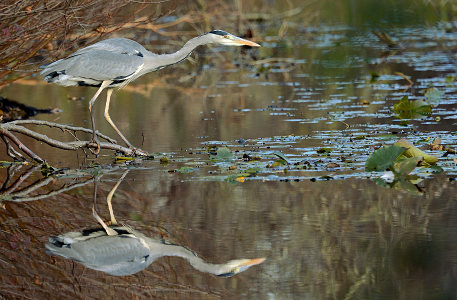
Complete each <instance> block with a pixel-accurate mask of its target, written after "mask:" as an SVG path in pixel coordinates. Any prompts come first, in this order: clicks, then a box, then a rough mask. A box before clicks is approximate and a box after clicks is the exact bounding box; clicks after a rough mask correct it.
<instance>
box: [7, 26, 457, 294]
mask: <svg viewBox="0 0 457 300" xmlns="http://www.w3.org/2000/svg"><path fill="white" fill-rule="evenodd" d="M300 20H301V19H300V17H298V19H291V20H289V22H290V24H289V36H288V37H285V38H279V37H278V36H277V35H275V34H272V33H271V32H270V30H267V29H263V28H262V26H261V25H258V26H259V27H258V30H259V33H261V34H262V35H261V36H260V37H259V38H260V41H261V43H262V45H263V47H262V48H261V49H259V50H252V49H242V50H240V49H225V48H219V47H212V48H204V49H200V50H199V51H197V54H196V55H194V57H196V58H197V62H193V63H189V62H185V63H183V64H180V65H177V66H176V67H174V68H173V69H170V70H164V71H161V72H157V73H155V74H150V75H147V76H144V77H143V78H141V79H140V80H138V81H136V82H135V83H133V84H131V85H130V86H129V87H127V88H126V89H124V90H121V91H119V92H117V93H116V94H115V96H114V97H115V98H114V100H113V102H112V103H113V104H112V108H111V116H112V118H113V120H114V121H115V122H116V123H117V124H118V127H119V128H120V130H121V131H123V132H124V133H125V135H126V136H127V137H128V138H129V140H130V141H131V142H132V143H133V144H134V145H138V146H140V147H141V148H143V149H145V150H148V151H151V152H154V153H155V154H156V155H155V156H156V159H154V160H151V161H134V162H128V163H124V162H117V163H115V162H114V158H113V154H112V153H110V152H103V153H102V155H101V156H100V157H99V158H98V159H95V158H94V157H93V156H88V157H86V156H85V155H84V153H82V152H78V153H67V152H63V151H57V150H55V149H50V148H49V147H47V146H45V145H40V144H38V143H35V144H34V145H33V147H32V148H33V150H34V151H36V152H37V153H38V154H39V155H41V156H42V157H44V158H46V159H47V160H49V161H50V162H51V163H52V164H53V165H54V166H56V167H62V168H69V167H81V168H82V169H81V170H80V171H78V172H75V171H74V170H69V171H68V170H67V171H65V172H66V173H60V174H58V175H56V176H54V177H52V178H49V179H46V178H44V177H43V176H42V175H41V172H40V170H33V169H30V167H28V166H22V167H18V168H15V169H13V168H9V169H6V168H4V169H1V170H0V172H1V177H0V178H3V182H4V184H3V187H2V192H3V194H4V195H5V196H4V200H5V201H3V202H2V205H3V207H4V209H3V210H1V211H0V224H1V230H0V243H1V248H2V250H1V251H0V264H1V265H2V269H3V270H5V271H4V272H2V273H3V275H2V276H1V283H0V291H1V292H0V295H3V296H4V297H6V298H14V297H21V296H23V295H27V297H30V298H38V297H45V296H50V295H51V297H56V298H65V297H66V298H75V297H80V298H114V297H117V298H119V297H121V298H126V297H131V298H150V297H159V298H162V297H169V298H176V297H180V298H184V297H189V298H190V297H192V298H218V297H222V298H250V299H252V298H262V299H327V298H333V299H372V298H377V299H385V298H387V299H403V298H411V297H415V298H419V299H430V298H436V299H454V298H457V288H456V285H455V282H456V280H457V217H456V216H457V205H456V201H455V200H456V197H455V195H456V192H457V187H456V183H455V180H454V178H455V175H456V167H455V162H454V161H453V160H452V159H453V158H454V157H455V156H454V155H448V156H443V154H444V152H440V151H431V150H426V151H427V152H428V153H430V154H433V155H435V156H438V157H439V158H440V161H439V165H440V166H441V167H442V168H443V169H444V172H443V173H441V174H433V173H432V172H430V171H429V170H423V171H420V170H419V171H418V172H417V174H418V175H419V176H420V178H421V179H422V181H421V182H419V183H418V184H417V186H414V185H411V186H408V187H405V186H396V187H393V188H386V187H382V186H379V185H376V184H375V183H374V182H373V181H372V180H371V178H372V177H373V176H375V175H374V174H370V173H367V172H365V171H364V164H365V161H366V159H367V157H368V155H369V154H370V153H372V152H373V147H379V146H380V145H382V144H391V143H393V142H395V141H396V140H398V139H399V138H406V139H407V140H408V141H410V142H412V143H415V144H416V145H419V146H420V145H424V144H425V141H427V140H428V141H430V140H433V138H435V137H440V138H441V140H442V143H443V144H446V145H447V146H449V147H452V148H455V147H456V142H455V131H456V128H457V126H456V116H455V105H456V102H457V97H456V95H457V93H456V90H457V87H456V83H455V76H457V74H456V72H455V70H456V69H457V66H456V63H455V61H456V55H455V49H456V47H457V34H456V32H455V29H454V28H455V24H454V23H450V22H449V23H446V22H442V23H433V24H431V25H428V26H424V25H422V24H409V23H408V24H397V25H395V26H390V27H386V28H384V29H382V30H385V31H386V32H387V33H388V34H389V35H391V36H392V38H393V39H394V40H395V41H396V42H398V44H399V45H398V47H394V48H391V49H389V47H388V46H387V45H386V44H385V43H383V42H381V41H380V40H379V39H378V38H377V37H376V35H375V34H374V33H373V32H372V30H371V29H372V28H361V27H355V26H349V25H328V24H327V25H323V24H322V25H320V26H313V27H311V26H306V27H304V26H303V25H301V24H302V23H300V22H301V21H300ZM375 29H376V28H375ZM380 30H381V29H380ZM275 32H276V31H275ZM294 37H295V38H294ZM203 56H205V57H204V58H203ZM373 74H377V75H379V77H378V78H373V76H374V75H373ZM405 76H407V77H408V78H410V80H411V81H412V82H413V85H412V87H410V86H409V83H408V81H407V80H405V79H404V77H405ZM375 77H376V76H375ZM430 88H436V89H438V90H439V91H440V92H441V96H440V97H439V99H438V100H437V102H436V103H435V107H434V108H433V113H432V115H431V116H428V117H425V118H421V119H416V120H410V121H409V122H405V121H404V120H400V119H398V118H396V117H395V113H394V112H393V110H392V106H393V104H394V103H396V102H397V101H398V100H399V99H401V98H402V97H403V96H405V95H407V96H408V97H409V99H414V100H415V99H424V97H425V96H424V94H425V93H426V91H427V90H428V89H430ZM94 92H95V90H94V89H91V88H62V87H58V86H53V85H46V84H42V83H40V82H39V81H34V80H33V78H32V79H30V80H29V81H23V82H22V83H21V82H19V83H17V84H14V85H11V86H9V87H7V88H5V89H4V90H2V96H4V97H9V98H12V99H16V100H20V101H23V102H25V103H27V104H29V105H33V106H36V107H41V108H43V107H59V108H61V109H62V110H63V112H62V113H59V114H55V115H39V116H37V119H41V120H50V121H55V122H59V123H68V124H73V125H78V126H86V127H89V126H90V125H89V124H88V119H89V113H88V110H87V100H88V99H90V98H91V97H92V94H93V93H94ZM70 97H76V98H79V97H83V98H85V100H70V99H69V98H70ZM101 100H102V99H100V100H99V102H100V103H98V102H97V107H96V120H98V123H97V128H98V129H99V130H101V131H102V132H104V133H106V134H108V135H110V136H113V137H115V133H114V131H113V130H112V129H111V128H110V126H109V125H108V124H107V123H106V122H105V121H104V119H103V104H102V103H101V102H103V101H101ZM45 132H46V133H49V134H52V135H55V136H59V137H62V136H65V135H62V133H58V132H57V133H56V132H51V131H45ZM67 138H69V137H67ZM222 147H227V148H228V149H229V150H230V151H231V153H232V156H230V157H228V158H227V157H226V158H221V156H219V157H218V156H217V155H214V154H215V153H217V152H216V151H217V149H218V148H219V149H220V148H222ZM321 148H329V149H331V152H330V153H319V151H318V150H319V149H321ZM279 152H280V153H282V154H283V155H284V156H285V157H286V158H287V160H288V161H289V163H290V164H288V165H283V164H279V165H278V164H276V165H275V164H274V163H275V160H277V158H278V157H277V155H275V153H279ZM161 157H167V158H168V163H164V161H163V160H162V163H161V162H160V158H161ZM3 159H5V158H3ZM125 169H129V170H130V171H129V173H128V175H127V176H126V178H125V179H124V180H123V181H122V183H121V184H120V186H119V188H118V190H117V191H116V193H115V196H114V198H113V207H114V212H115V215H116V217H117V219H118V221H119V222H120V223H125V224H128V225H129V226H131V227H132V228H134V229H136V230H138V231H140V232H142V233H143V234H144V235H145V236H147V237H151V238H155V239H161V238H163V239H166V240H167V241H169V242H171V243H174V244H180V245H183V246H185V247H186V248H188V249H191V250H192V251H194V252H195V253H197V254H198V255H199V256H200V257H201V258H203V259H204V260H206V261H208V262H212V263H222V262H225V261H228V260H230V259H235V258H256V257H266V258H267V259H266V261H265V262H264V263H263V264H261V265H258V266H254V267H252V268H250V269H249V270H247V271H245V272H243V273H241V274H238V275H236V276H234V277H231V278H219V277H215V276H212V275H209V274H206V273H202V272H199V271H197V270H195V269H193V268H192V267H191V266H190V265H189V264H188V263H187V262H186V261H185V260H183V259H181V258H176V257H173V258H159V259H158V260H157V261H156V262H153V263H152V264H151V266H149V267H148V268H147V269H146V270H144V271H141V272H139V273H136V274H134V275H131V276H127V277H125V276H122V277H115V276H110V275H107V274H105V273H102V272H100V271H94V270H91V269H90V268H85V267H83V266H82V265H81V264H79V263H76V262H73V261H71V260H69V259H64V258H61V257H57V256H49V255H47V254H46V253H45V248H44V245H45V243H46V242H47V241H48V238H49V237H50V236H55V235H59V234H63V233H65V232H69V231H81V230H82V229H85V228H91V227H92V228H93V227H96V226H97V222H96V221H95V220H94V219H93V218H92V211H91V208H92V203H93V192H94V191H93V189H94V180H93V177H94V176H96V177H97V178H98V179H97V181H98V182H99V183H98V187H97V191H96V192H97V195H98V201H97V206H98V211H99V214H100V215H101V216H102V218H104V219H107V218H108V217H109V213H108V209H107V207H106V205H105V203H104V198H105V197H106V196H107V194H108V192H109V191H110V189H111V188H112V187H113V186H114V184H115V183H116V181H117V180H118V179H119V178H120V177H121V175H122V173H123V171H124V170H125ZM73 185H75V186H73ZM35 187H36V188H35ZM59 190H60V192H59ZM49 193H50V195H48V196H38V195H47V194H49ZM37 198H40V199H37ZM41 198H42V199H41ZM26 200H27V202H22V201H26ZM32 200H34V201H32Z"/></svg>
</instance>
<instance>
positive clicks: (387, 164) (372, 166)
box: [365, 145, 406, 172]
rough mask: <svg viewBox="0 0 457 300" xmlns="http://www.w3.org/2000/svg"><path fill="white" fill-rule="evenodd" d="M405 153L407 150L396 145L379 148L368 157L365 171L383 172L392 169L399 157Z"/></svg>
mask: <svg viewBox="0 0 457 300" xmlns="http://www.w3.org/2000/svg"><path fill="white" fill-rule="evenodd" d="M405 151H406V149H405V148H403V147H399V146H395V145H392V146H387V147H382V148H379V149H378V150H376V151H375V152H373V153H372V154H371V155H370V157H368V159H367V162H366V163H365V170H367V171H378V172H382V171H385V170H387V169H389V168H392V166H393V164H394V163H395V160H396V159H397V157H398V156H400V155H401V154H403V152H405Z"/></svg>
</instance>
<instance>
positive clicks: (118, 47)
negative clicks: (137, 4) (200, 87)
mask: <svg viewBox="0 0 457 300" xmlns="http://www.w3.org/2000/svg"><path fill="white" fill-rule="evenodd" d="M206 44H219V45H225V46H251V47H260V45H259V44H256V43H254V42H251V41H248V40H245V39H242V38H239V37H237V36H234V35H233V34H230V33H228V32H225V31H223V30H213V31H210V32H208V33H205V34H202V35H200V36H197V37H195V38H193V39H191V40H189V41H188V42H187V43H185V44H184V46H183V47H182V48H181V49H180V50H178V51H176V52H175V53H170V54H160V55H159V54H155V53H152V52H150V51H148V50H146V49H145V48H144V47H143V46H141V45H140V44H139V43H137V42H135V41H132V40H129V39H126V38H113V39H107V40H104V41H100V42H98V43H95V44H93V45H90V46H88V47H85V48H82V49H80V50H78V51H76V52H75V53H73V54H71V55H69V56H68V57H66V58H63V59H59V60H57V61H55V62H53V63H50V64H46V65H43V66H41V68H42V69H43V70H42V71H41V75H43V76H44V79H45V80H46V81H47V82H50V83H56V84H59V85H63V86H72V85H79V86H94V87H98V90H97V92H96V93H95V95H94V96H93V97H92V99H91V100H90V101H89V112H90V118H91V122H92V142H93V143H95V145H96V146H97V150H96V151H95V153H98V152H99V150H100V143H99V141H98V139H97V136H96V134H95V122H94V116H93V113H92V107H93V105H94V103H95V100H97V97H98V96H99V95H100V93H101V92H102V91H103V90H104V89H107V92H106V105H105V119H106V121H108V123H109V124H110V125H111V127H112V128H113V129H114V130H115V131H116V132H117V134H118V135H119V136H120V137H121V139H122V140H123V141H124V142H125V143H126V144H127V145H128V146H129V148H130V149H132V150H134V154H139V155H147V153H146V152H144V151H142V150H140V149H136V148H135V147H133V146H132V144H131V143H130V142H129V141H128V140H127V139H126V138H125V137H124V135H123V134H122V133H121V132H120V130H119V129H118V128H117V127H116V125H115V124H114V122H113V121H112V120H111V117H110V115H109V105H110V99H111V94H112V93H113V88H115V87H119V88H122V87H123V86H125V85H127V84H128V83H129V82H131V81H133V80H135V79H137V78H138V77H140V76H142V75H144V74H147V73H149V72H154V71H157V70H160V69H163V68H165V67H167V66H171V65H174V64H176V63H179V62H181V61H183V60H185V59H186V58H187V57H188V56H189V55H190V54H191V53H192V51H194V49H195V48H197V47H198V46H201V45H206Z"/></svg>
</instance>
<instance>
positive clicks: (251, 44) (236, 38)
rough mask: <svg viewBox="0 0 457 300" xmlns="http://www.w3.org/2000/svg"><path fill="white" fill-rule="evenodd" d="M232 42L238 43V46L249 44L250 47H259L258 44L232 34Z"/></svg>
mask: <svg viewBox="0 0 457 300" xmlns="http://www.w3.org/2000/svg"><path fill="white" fill-rule="evenodd" d="M231 41H232V42H233V43H235V44H238V45H239V46H251V47H260V45H259V44H257V43H254V42H251V41H249V40H245V39H242V38H239V37H236V36H234V37H233V39H232V40H231Z"/></svg>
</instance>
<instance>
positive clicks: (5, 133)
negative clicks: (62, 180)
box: [0, 126, 44, 163]
mask: <svg viewBox="0 0 457 300" xmlns="http://www.w3.org/2000/svg"><path fill="white" fill-rule="evenodd" d="M0 135H3V136H6V137H7V138H8V139H10V140H11V141H12V142H13V143H14V144H16V146H17V147H18V148H19V149H20V150H22V151H23V152H24V153H26V154H27V155H28V156H30V157H31V158H32V159H33V160H35V161H37V162H40V163H43V162H44V160H43V159H42V158H41V157H39V156H38V155H36V154H35V153H33V152H32V151H31V150H30V149H29V148H27V147H26V146H25V145H24V144H23V143H22V142H21V141H20V140H19V139H18V138H17V137H16V136H15V135H14V134H12V133H11V132H9V131H8V130H6V129H4V128H3V127H2V126H0Z"/></svg>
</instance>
